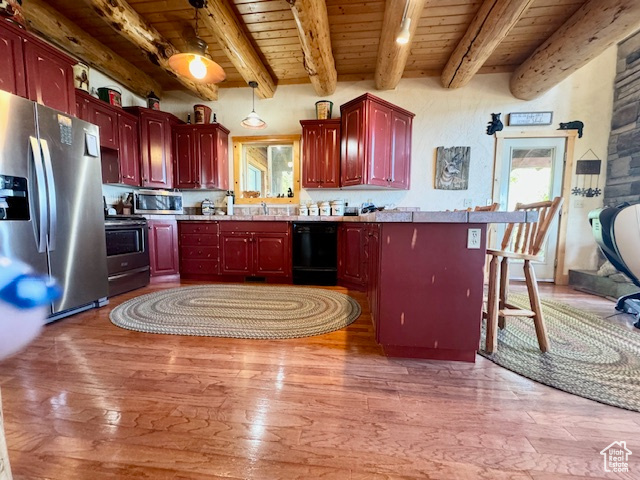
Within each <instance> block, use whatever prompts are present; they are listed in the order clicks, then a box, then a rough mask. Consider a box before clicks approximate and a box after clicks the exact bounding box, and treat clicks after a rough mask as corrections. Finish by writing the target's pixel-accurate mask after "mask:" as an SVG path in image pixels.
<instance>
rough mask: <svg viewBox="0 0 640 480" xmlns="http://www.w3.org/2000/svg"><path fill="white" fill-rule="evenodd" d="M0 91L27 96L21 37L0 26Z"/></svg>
mask: <svg viewBox="0 0 640 480" xmlns="http://www.w3.org/2000/svg"><path fill="white" fill-rule="evenodd" d="M0 90H4V91H6V92H9V93H13V94H14V95H20V96H21V97H26V96H27V83H26V80H25V74H24V57H23V54H22V37H21V36H20V35H18V34H17V33H15V32H13V31H11V30H10V29H9V28H6V27H4V26H3V25H0Z"/></svg>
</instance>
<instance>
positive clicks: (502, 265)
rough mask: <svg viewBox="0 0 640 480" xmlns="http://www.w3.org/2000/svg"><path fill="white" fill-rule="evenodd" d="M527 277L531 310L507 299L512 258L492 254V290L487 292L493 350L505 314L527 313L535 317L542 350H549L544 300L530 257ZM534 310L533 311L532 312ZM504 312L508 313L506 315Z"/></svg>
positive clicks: (488, 340)
mask: <svg viewBox="0 0 640 480" xmlns="http://www.w3.org/2000/svg"><path fill="white" fill-rule="evenodd" d="M524 278H525V281H526V284H527V291H528V292H529V302H530V304H531V311H528V310H522V309H516V307H513V306H512V305H509V303H508V302H507V296H508V295H509V259H507V258H502V261H500V257H498V256H497V255H492V256H491V262H490V263H489V292H488V295H487V315H486V317H487V335H486V343H485V350H486V351H487V352H488V353H493V352H495V351H496V349H497V348H498V327H500V328H504V327H505V316H509V315H513V316H526V317H531V318H533V324H534V326H535V328H536V336H537V337H538V344H539V345H540V350H541V351H542V352H547V351H548V350H549V337H548V336H547V329H546V327H545V325H544V318H543V316H542V304H541V303H540V295H539V293H538V282H537V280H536V274H535V271H534V270H533V266H532V265H531V261H530V260H525V261H524ZM532 312H533V315H532ZM503 313H506V315H504V314H503Z"/></svg>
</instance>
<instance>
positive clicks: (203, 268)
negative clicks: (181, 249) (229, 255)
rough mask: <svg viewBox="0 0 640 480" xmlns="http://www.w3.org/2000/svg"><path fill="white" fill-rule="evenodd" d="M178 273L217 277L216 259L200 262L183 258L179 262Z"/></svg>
mask: <svg viewBox="0 0 640 480" xmlns="http://www.w3.org/2000/svg"><path fill="white" fill-rule="evenodd" d="M180 272H181V273H201V274H210V275H218V259H217V258H216V259H215V260H201V259H184V258H183V259H182V260H181V261H180Z"/></svg>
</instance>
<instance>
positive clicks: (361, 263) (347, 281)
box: [338, 223, 366, 290]
mask: <svg viewBox="0 0 640 480" xmlns="http://www.w3.org/2000/svg"><path fill="white" fill-rule="evenodd" d="M365 235H366V226H365V224H363V223H353V224H350V223H343V224H340V225H339V226H338V283H339V284H340V285H344V286H346V287H351V288H354V289H356V290H363V289H364V286H365V282H366V270H365V266H366V257H365V249H364V248H365Z"/></svg>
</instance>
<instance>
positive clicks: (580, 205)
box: [573, 198, 584, 208]
mask: <svg viewBox="0 0 640 480" xmlns="http://www.w3.org/2000/svg"><path fill="white" fill-rule="evenodd" d="M573 205H574V206H575V207H576V208H584V200H582V199H581V198H576V201H575V202H574V203H573Z"/></svg>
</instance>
